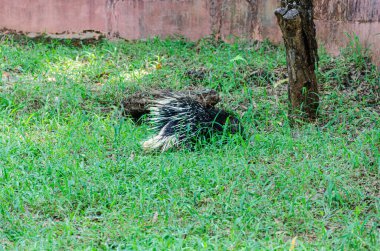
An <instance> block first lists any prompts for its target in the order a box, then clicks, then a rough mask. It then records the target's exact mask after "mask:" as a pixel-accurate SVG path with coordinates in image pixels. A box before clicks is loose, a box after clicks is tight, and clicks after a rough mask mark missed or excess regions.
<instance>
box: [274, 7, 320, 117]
mask: <svg viewBox="0 0 380 251" xmlns="http://www.w3.org/2000/svg"><path fill="white" fill-rule="evenodd" d="M281 5H282V7H281V8H278V9H276V11H275V14H276V16H277V21H278V24H279V26H280V28H281V31H282V34H283V38H284V43H285V47H286V60H287V65H288V74H289V87H288V94H289V119H290V121H291V123H294V122H295V121H297V120H303V121H314V120H315V119H316V117H317V110H318V106H319V96H318V86H317V79H316V76H315V72H314V69H315V65H316V63H317V61H318V54H317V49H318V46H317V42H316V38H315V33H316V32H315V25H314V21H313V16H314V15H313V3H312V0H296V1H294V0H291V1H285V0H283V1H281Z"/></svg>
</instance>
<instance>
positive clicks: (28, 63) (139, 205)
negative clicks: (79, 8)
mask: <svg viewBox="0 0 380 251" xmlns="http://www.w3.org/2000/svg"><path fill="white" fill-rule="evenodd" d="M0 41H1V42H0V58H1V61H0V71H1V72H2V78H1V82H0V250H1V249H5V250H13V249H20V250H58V249H61V250H65V249H79V250H82V249H106V250H108V249H127V250H145V249H156V250H168V249H172V250H178V249H189V250H200V249H202V250H203V249H211V250H219V249H221V250H225V249H229V250H237V249H249V250H251V249H257V250H265V249H268V250H273V249H279V250H289V249H293V248H295V249H296V250H310V249H325V250H331V249H339V250H359V249H368V250H379V249H380V74H379V71H378V70H376V67H374V66H373V65H371V64H370V63H369V61H368V57H367V52H366V51H365V50H364V49H363V48H361V47H360V46H359V44H358V43H357V41H355V40H353V41H352V43H351V44H350V45H349V46H348V47H347V48H344V49H342V54H341V56H339V57H337V58H332V57H330V56H329V55H327V53H326V52H325V51H324V49H323V48H321V49H320V63H319V66H318V71H317V75H318V80H319V87H320V95H321V105H320V115H319V119H318V121H316V122H315V123H313V124H300V125H297V126H295V127H293V128H292V127H290V126H289V122H288V119H287V92H286V88H287V87H286V84H287V83H286V82H285V81H283V80H284V79H286V61H285V52H284V48H282V47H276V46H273V45H271V44H270V43H268V42H260V43H259V42H247V41H237V42H235V43H233V44H226V43H222V42H216V41H213V40H210V39H203V40H200V41H198V42H189V41H187V40H185V39H183V38H171V39H165V40H162V39H151V40H147V41H139V42H125V41H119V42H109V41H99V42H95V43H85V42H78V41H66V40H64V41H58V40H49V39H40V40H34V41H33V40H30V39H27V38H22V37H21V38H14V37H11V36H5V37H2V38H0ZM194 73H195V74H194ZM169 88H170V89H173V90H183V89H188V88H213V89H215V90H217V91H218V92H219V93H220V95H221V98H222V100H221V102H220V107H224V108H225V109H227V110H230V111H235V112H236V113H237V114H239V116H240V118H241V121H242V123H243V125H244V128H245V133H246V134H247V135H246V138H244V137H242V136H241V135H224V136H223V135H222V136H215V137H214V138H212V139H211V140H210V141H209V142H199V143H198V144H197V146H196V148H195V150H188V149H178V150H172V151H169V152H165V153H145V152H144V151H143V150H142V149H141V145H140V143H141V141H143V140H145V139H147V138H148V137H149V135H151V133H152V132H151V131H150V130H149V125H148V124H147V123H144V121H143V123H135V122H134V121H133V120H131V119H130V118H127V117H125V116H123V113H122V111H121V108H120V105H119V104H120V102H121V101H122V100H123V99H125V98H126V97H128V96H129V95H131V94H133V93H136V92H137V91H149V90H152V89H169Z"/></svg>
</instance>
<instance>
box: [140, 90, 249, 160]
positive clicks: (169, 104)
mask: <svg viewBox="0 0 380 251" xmlns="http://www.w3.org/2000/svg"><path fill="white" fill-rule="evenodd" d="M149 119H150V121H151V123H152V124H153V130H154V131H155V132H156V135H155V136H153V137H152V138H150V139H148V140H147V141H145V142H143V148H144V149H145V150H161V151H163V152H164V151H166V150H168V149H170V148H172V147H178V146H180V145H187V146H190V145H191V143H192V142H194V139H196V138H198V137H200V136H205V137H208V136H210V133H212V132H221V131H223V130H224V129H226V130H229V132H231V133H237V132H239V131H241V130H242V126H241V124H240V121H239V120H238V119H237V118H236V116H234V115H233V114H232V113H229V112H227V111H224V110H222V109H217V108H214V107H207V106H205V105H203V104H201V103H200V102H198V101H196V100H194V99H192V98H190V97H188V96H180V95H172V96H168V97H165V98H162V99H160V100H157V101H155V102H154V104H153V105H152V106H151V107H150V116H149ZM226 124H227V126H226ZM225 126H226V127H225Z"/></svg>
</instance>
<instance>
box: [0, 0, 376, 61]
mask: <svg viewBox="0 0 380 251" xmlns="http://www.w3.org/2000/svg"><path fill="white" fill-rule="evenodd" d="M314 2H315V22H316V25H317V35H318V39H319V41H320V43H323V44H324V45H325V46H326V48H327V49H328V50H329V51H330V52H332V53H337V52H338V51H339V47H341V46H344V45H345V44H346V43H347V41H348V39H347V38H346V36H345V33H355V34H357V35H358V36H359V37H360V39H361V41H362V43H363V44H364V45H366V46H371V48H372V50H373V52H374V57H373V59H374V61H375V62H376V63H377V64H378V65H380V0H339V1H330V0H315V1H314ZM278 5H279V0H0V29H8V30H13V31H17V32H19V31H20V32H23V33H47V34H55V35H56V34H61V35H62V36H68V37H70V36H73V35H74V34H80V35H82V36H85V35H86V34H83V33H84V32H85V31H96V32H100V33H102V34H105V35H107V36H108V37H109V38H112V37H122V38H126V39H140V38H147V37H152V36H155V35H161V36H167V35H172V34H182V35H184V36H186V37H188V38H190V39H193V40H195V39H199V38H201V37H204V36H207V35H210V34H215V35H216V36H219V37H222V38H223V39H226V40H229V38H230V37H231V36H230V35H232V36H238V37H246V38H253V39H260V40H261V39H264V38H269V39H270V40H271V41H273V42H280V41H281V33H280V31H279V28H278V26H277V22H276V19H275V16H274V15H273V11H274V9H275V8H276V7H277V6H278Z"/></svg>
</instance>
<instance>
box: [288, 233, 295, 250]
mask: <svg viewBox="0 0 380 251" xmlns="http://www.w3.org/2000/svg"><path fill="white" fill-rule="evenodd" d="M296 244H297V236H296V237H294V238H293V239H292V243H291V244H290V248H289V251H293V250H294V249H295V248H296Z"/></svg>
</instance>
